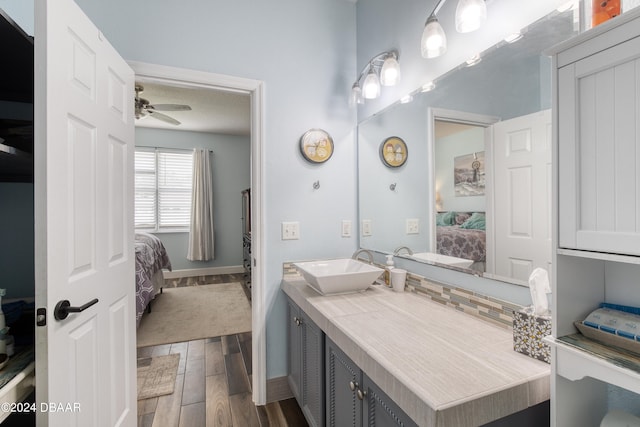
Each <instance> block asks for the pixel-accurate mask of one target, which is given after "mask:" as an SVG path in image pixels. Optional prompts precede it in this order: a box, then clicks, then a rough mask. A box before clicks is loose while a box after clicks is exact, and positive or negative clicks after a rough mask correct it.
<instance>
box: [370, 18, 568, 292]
mask: <svg viewBox="0 0 640 427" xmlns="http://www.w3.org/2000/svg"><path fill="white" fill-rule="evenodd" d="M577 27H578V25H577V24H576V22H575V20H574V11H572V10H569V11H565V12H559V11H554V12H552V13H551V14H549V15H548V16H547V17H545V18H543V19H540V20H538V21H536V22H535V23H533V24H531V25H530V26H529V27H528V28H526V29H525V30H523V37H522V38H521V39H520V40H517V41H515V42H512V43H508V42H506V41H503V42H500V43H498V44H497V45H496V46H494V47H492V48H489V49H487V51H485V52H483V53H482V54H480V58H481V61H480V62H478V63H476V64H475V65H472V66H469V65H467V64H463V65H461V66H460V67H458V68H456V69H455V70H452V71H451V72H449V73H447V74H446V75H444V76H442V77H440V78H439V79H438V80H437V81H435V82H434V83H435V88H434V89H432V90H430V91H423V90H422V89H421V88H420V89H418V90H416V91H415V92H414V93H413V94H412V95H411V96H410V97H405V98H404V99H403V100H402V101H399V102H397V103H396V104H393V105H391V106H389V107H387V108H386V109H384V110H383V111H381V112H379V113H377V114H375V115H373V116H371V117H369V118H367V119H365V120H363V121H362V122H360V123H359V125H358V197H359V200H358V203H359V221H360V233H359V239H360V247H361V248H366V249H369V250H374V251H377V252H381V253H385V254H388V253H394V252H397V253H396V254H397V255H399V256H402V257H407V258H408V259H411V260H414V261H417V262H424V263H429V264H433V265H437V266H442V267H445V268H451V269H456V270H460V271H464V272H468V273H470V274H475V275H479V276H484V277H491V278H494V279H497V280H501V281H506V282H510V283H515V284H521V285H527V279H528V277H529V275H530V272H531V271H532V270H533V269H534V268H536V267H543V268H547V269H549V268H550V260H551V221H550V218H551V213H550V209H551V205H550V198H551V196H550V192H551V114H550V108H551V59H550V58H549V57H547V56H545V55H544V54H543V51H544V50H545V49H548V48H550V47H551V46H553V45H555V44H557V43H559V42H561V41H564V40H566V39H568V38H570V37H571V36H573V35H575V34H577V30H578V28H577ZM409 98H410V99H409ZM391 137H396V138H399V139H401V140H402V141H404V143H405V144H406V150H407V158H406V161H405V162H404V164H403V165H402V166H401V167H395V168H390V167H388V165H386V164H385V162H383V161H382V159H381V145H382V144H384V141H386V140H388V139H389V138H391ZM399 248H402V249H400V250H399V251H398V249H399ZM407 248H408V249H407Z"/></svg>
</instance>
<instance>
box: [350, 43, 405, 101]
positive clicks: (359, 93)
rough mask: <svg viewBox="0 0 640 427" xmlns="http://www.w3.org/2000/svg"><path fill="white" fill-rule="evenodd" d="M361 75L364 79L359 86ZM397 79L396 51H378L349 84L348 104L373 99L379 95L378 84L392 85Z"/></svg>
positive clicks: (398, 65) (398, 73)
mask: <svg viewBox="0 0 640 427" xmlns="http://www.w3.org/2000/svg"><path fill="white" fill-rule="evenodd" d="M365 76H366V77H365ZM363 77H364V81H363V83H362V87H360V81H361V80H362V78H363ZM399 81H400V64H399V63H398V52H397V51H395V50H390V51H386V52H382V53H379V54H378V55H376V56H374V57H373V58H371V60H370V61H369V62H368V63H367V65H365V66H364V68H363V69H362V71H361V72H360V75H358V78H357V79H356V81H355V82H354V83H353V85H352V86H351V97H350V104H351V105H355V104H363V103H364V100H365V99H375V98H377V97H379V96H380V85H382V86H394V85H396V84H397V83H398V82H399Z"/></svg>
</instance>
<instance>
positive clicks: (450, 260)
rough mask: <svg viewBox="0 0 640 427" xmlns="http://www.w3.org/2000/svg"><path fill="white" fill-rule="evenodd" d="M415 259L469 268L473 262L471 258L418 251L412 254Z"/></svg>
mask: <svg viewBox="0 0 640 427" xmlns="http://www.w3.org/2000/svg"><path fill="white" fill-rule="evenodd" d="M412 256H413V257H414V258H416V259H420V260H424V261H430V262H436V263H438V264H447V265H452V266H454V267H460V268H469V267H471V264H473V260H472V259H465V258H457V257H453V256H448V255H440V254H434V253H433V252H420V253H417V254H413V255H412Z"/></svg>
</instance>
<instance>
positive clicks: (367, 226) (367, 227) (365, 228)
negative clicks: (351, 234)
mask: <svg viewBox="0 0 640 427" xmlns="http://www.w3.org/2000/svg"><path fill="white" fill-rule="evenodd" d="M362 235H363V236H371V220H370V219H363V220H362Z"/></svg>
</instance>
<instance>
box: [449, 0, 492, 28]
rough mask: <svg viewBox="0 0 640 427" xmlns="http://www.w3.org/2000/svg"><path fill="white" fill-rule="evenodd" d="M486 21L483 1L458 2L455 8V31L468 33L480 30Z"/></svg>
mask: <svg viewBox="0 0 640 427" xmlns="http://www.w3.org/2000/svg"><path fill="white" fill-rule="evenodd" d="M486 19H487V5H486V4H485V2H484V0H459V1H458V6H457V7H456V31H457V32H459V33H470V32H472V31H475V30H477V29H478V28H480V25H482V23H483V22H484V21H485V20H486Z"/></svg>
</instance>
